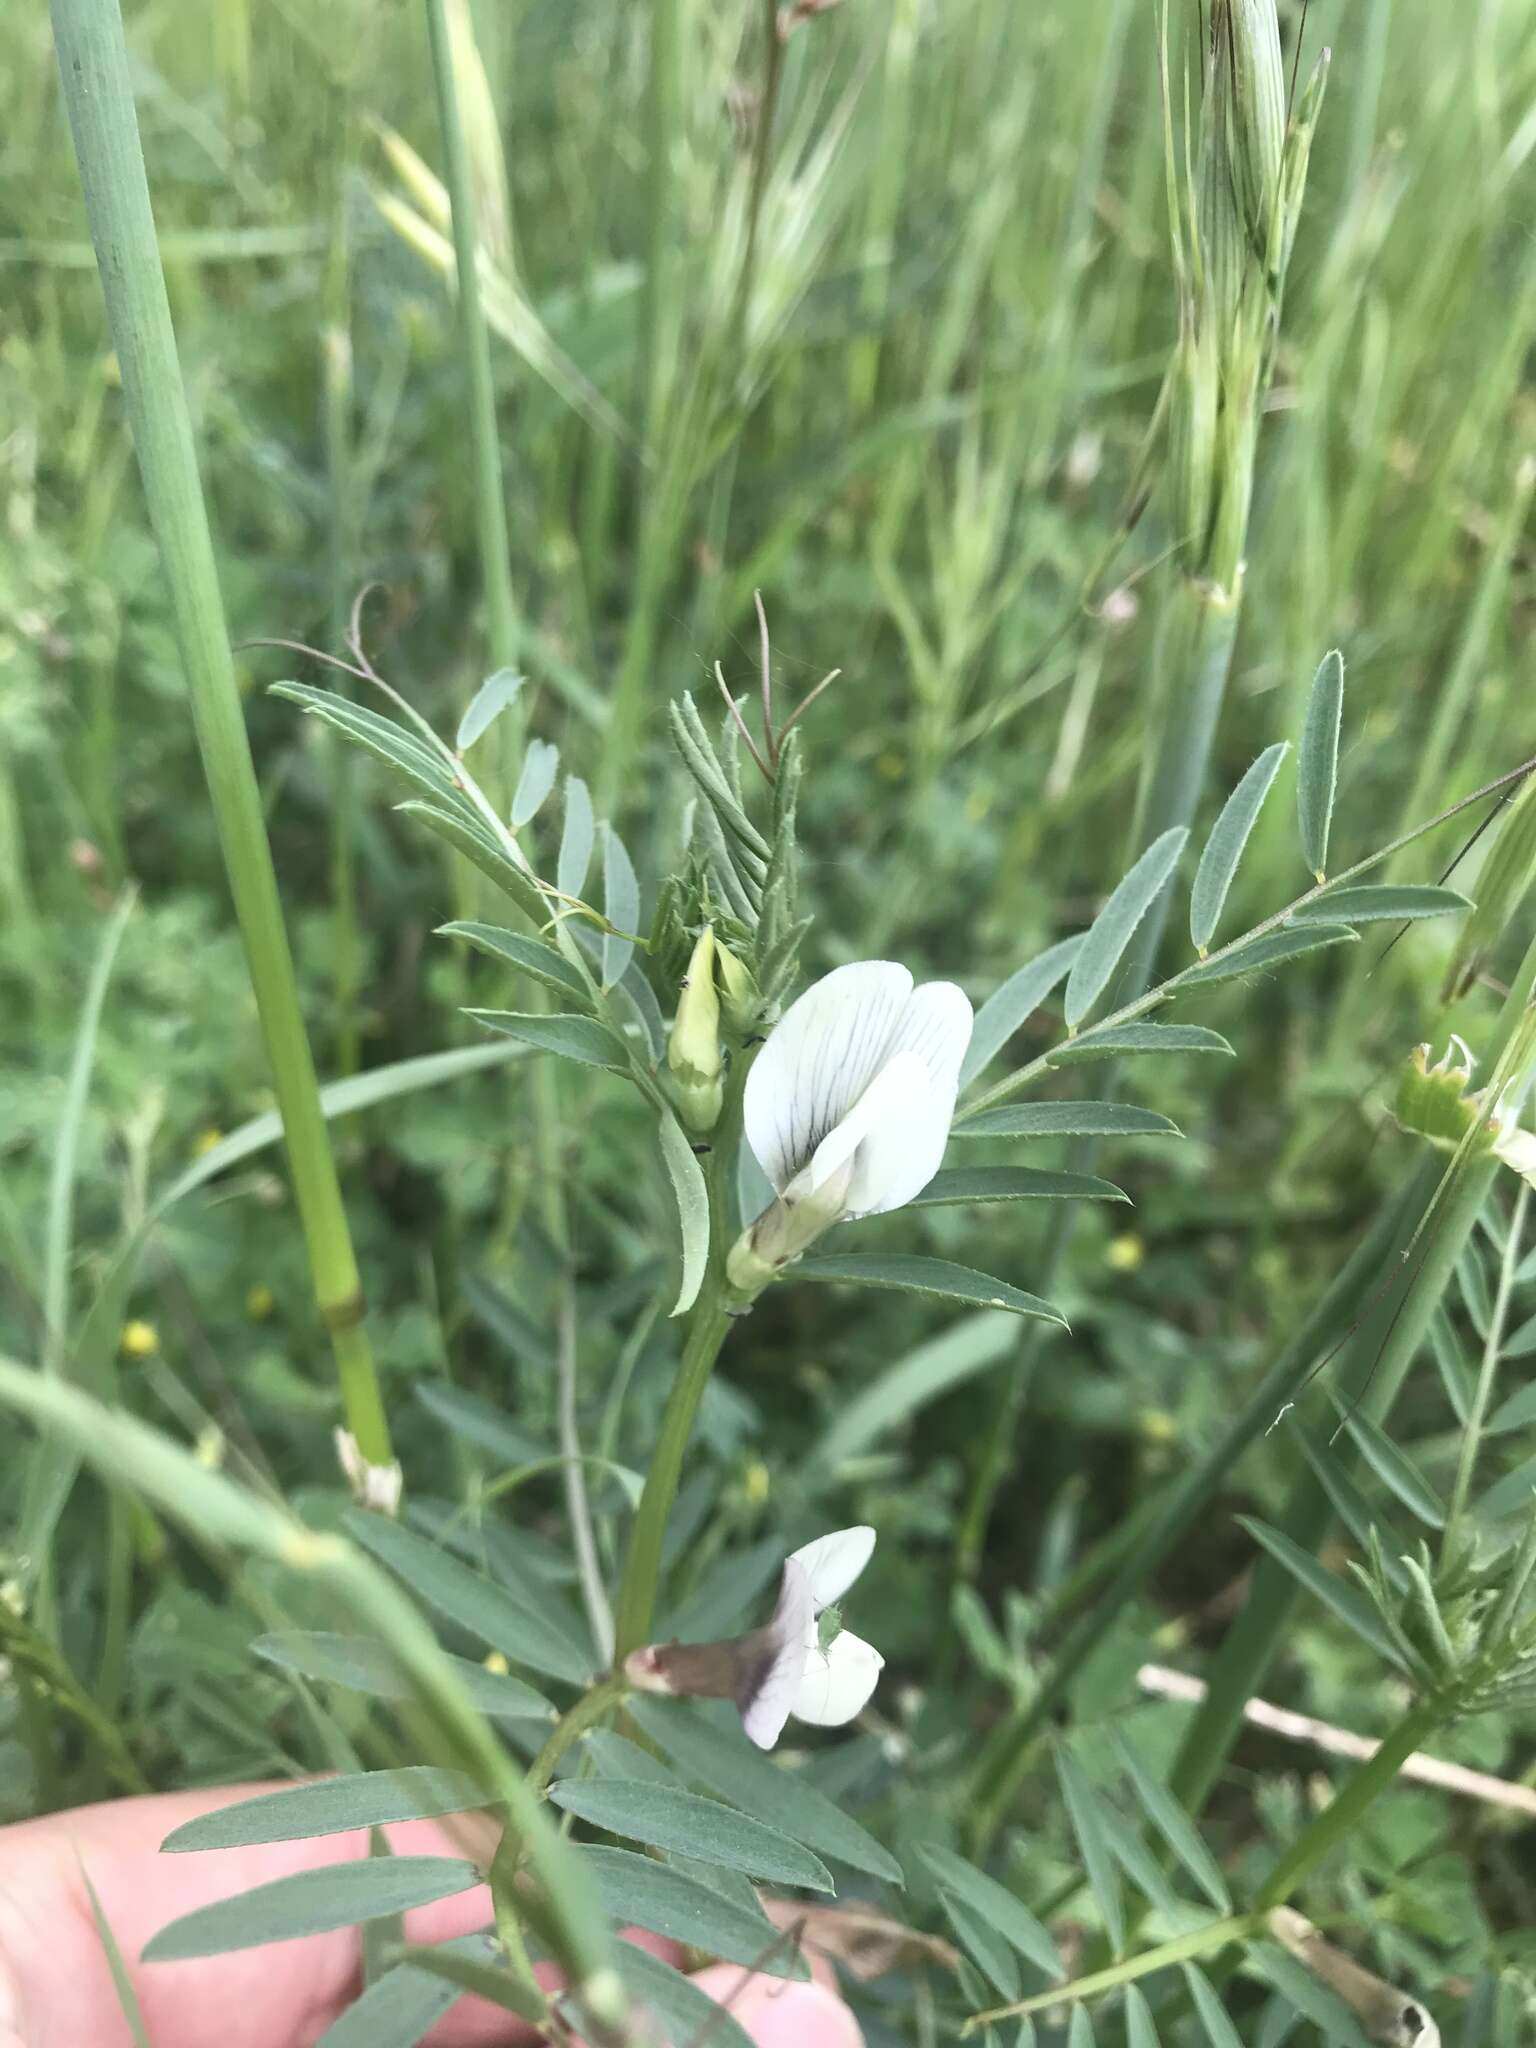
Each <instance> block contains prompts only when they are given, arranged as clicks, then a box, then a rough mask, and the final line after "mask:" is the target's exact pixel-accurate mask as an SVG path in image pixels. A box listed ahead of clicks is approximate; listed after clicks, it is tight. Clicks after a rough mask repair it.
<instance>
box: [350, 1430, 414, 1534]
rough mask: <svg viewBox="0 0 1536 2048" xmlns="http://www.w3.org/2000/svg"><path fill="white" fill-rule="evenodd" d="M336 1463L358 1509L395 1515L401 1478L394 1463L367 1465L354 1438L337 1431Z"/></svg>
mask: <svg viewBox="0 0 1536 2048" xmlns="http://www.w3.org/2000/svg"><path fill="white" fill-rule="evenodd" d="M336 1462H337V1464H338V1465H340V1467H341V1470H342V1476H343V1477H344V1478H345V1480H346V1482H347V1484H348V1486H350V1487H351V1489H352V1498H353V1499H354V1500H355V1501H356V1502H357V1504H358V1506H359V1507H362V1508H371V1509H372V1510H373V1512H374V1513H375V1514H380V1515H396V1514H398V1513H399V1511H400V1490H401V1485H402V1483H403V1477H404V1475H403V1474H402V1472H401V1470H400V1465H399V1461H398V1460H396V1461H394V1462H393V1463H391V1464H388V1465H370V1464H369V1462H368V1460H367V1459H366V1458H365V1457H364V1456H363V1454H362V1452H361V1451H360V1450H359V1449H358V1444H357V1438H356V1437H355V1436H354V1435H353V1434H352V1432H351V1430H350V1429H338V1430H337V1431H336Z"/></svg>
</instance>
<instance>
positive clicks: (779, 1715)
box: [740, 1557, 816, 1749]
mask: <svg viewBox="0 0 1536 2048" xmlns="http://www.w3.org/2000/svg"><path fill="white" fill-rule="evenodd" d="M815 1626H816V1619H815V1608H814V1602H813V1600H812V1595H811V1577H810V1573H809V1572H807V1571H806V1569H805V1567H804V1566H803V1565H801V1564H799V1563H798V1562H797V1561H796V1560H795V1559H794V1558H792V1557H791V1558H787V1559H786V1560H785V1564H784V1577H783V1578H782V1580H781V1581H780V1582H779V1601H778V1605H777V1607H775V1609H774V1611H773V1620H772V1621H771V1622H770V1623H769V1624H768V1627H769V1632H770V1634H772V1635H773V1636H774V1637H776V1638H777V1639H778V1641H777V1648H776V1649H775V1651H774V1654H773V1661H772V1662H771V1663H770V1665H769V1666H768V1669H767V1671H766V1672H765V1673H764V1674H763V1677H762V1680H761V1682H760V1683H759V1685H758V1687H757V1690H756V1691H755V1692H754V1693H753V1695H752V1697H751V1699H749V1700H743V1701H742V1702H741V1703H740V1704H741V1725H742V1727H743V1728H744V1729H745V1730H746V1732H747V1734H748V1735H749V1736H750V1738H751V1739H752V1741H753V1742H755V1743H756V1744H757V1746H758V1748H759V1749H772V1747H773V1745H774V1744H775V1743H776V1742H777V1741H778V1739H779V1737H780V1736H781V1735H782V1734H783V1733H784V1723H785V1722H786V1721H787V1720H788V1719H789V1716H790V1712H791V1710H792V1709H793V1707H794V1704H795V1701H796V1699H797V1698H798V1696H799V1691H800V1684H801V1680H802V1679H803V1678H804V1677H805V1666H806V1634H807V1631H808V1630H814V1629H815Z"/></svg>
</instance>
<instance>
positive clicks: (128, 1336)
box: [117, 1316, 160, 1358]
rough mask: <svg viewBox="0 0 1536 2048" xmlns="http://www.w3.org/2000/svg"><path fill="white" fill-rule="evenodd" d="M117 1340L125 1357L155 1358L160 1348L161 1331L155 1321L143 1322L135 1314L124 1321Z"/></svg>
mask: <svg viewBox="0 0 1536 2048" xmlns="http://www.w3.org/2000/svg"><path fill="white" fill-rule="evenodd" d="M117 1341H118V1348H119V1349H120V1350H121V1352H122V1354H123V1356H124V1357H125V1358H153V1357H154V1355H155V1353H156V1352H157V1351H158V1350H159V1349H160V1332H159V1331H158V1330H157V1329H156V1328H155V1326H154V1324H153V1323H146V1322H142V1321H140V1319H139V1318H138V1317H137V1316H135V1317H134V1318H133V1320H132V1321H131V1322H126V1323H124V1325H123V1328H122V1333H121V1335H120V1336H119V1337H118V1340H117Z"/></svg>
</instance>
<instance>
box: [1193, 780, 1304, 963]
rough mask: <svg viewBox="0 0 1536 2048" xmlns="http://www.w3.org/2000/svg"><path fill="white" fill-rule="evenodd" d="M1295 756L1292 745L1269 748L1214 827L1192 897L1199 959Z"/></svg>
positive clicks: (1226, 805)
mask: <svg viewBox="0 0 1536 2048" xmlns="http://www.w3.org/2000/svg"><path fill="white" fill-rule="evenodd" d="M1289 752H1290V741H1289V740H1277V741H1276V742H1275V744H1274V746H1272V747H1266V748H1265V749H1264V751H1263V753H1262V754H1260V756H1259V758H1258V759H1257V760H1256V761H1255V762H1254V764H1253V766H1252V767H1251V768H1250V769H1249V770H1248V772H1247V774H1246V775H1245V776H1244V777H1243V779H1242V781H1241V782H1240V783H1239V784H1238V785H1237V787H1236V789H1234V790H1233V792H1232V794H1231V795H1230V796H1229V797H1228V798H1227V800H1226V802H1225V803H1224V804H1223V805H1222V807H1221V815H1220V817H1218V818H1217V820H1216V823H1215V824H1214V825H1213V826H1212V827H1211V836H1210V838H1209V839H1208V840H1207V841H1206V842H1205V849H1204V851H1203V852H1202V853H1201V855H1200V865H1199V867H1198V868H1196V870H1195V884H1194V887H1193V889H1192V890H1191V891H1190V897H1189V936H1190V942H1191V944H1192V945H1193V946H1194V947H1195V949H1196V951H1197V952H1199V953H1204V951H1205V949H1206V947H1207V946H1209V944H1210V943H1211V940H1212V939H1213V938H1214V937H1215V935H1216V927H1217V925H1218V924H1219V923H1220V922H1221V913H1222V910H1223V909H1224V908H1225V906H1226V901H1227V892H1228V890H1229V889H1230V888H1231V887H1232V883H1233V880H1234V878H1235V877H1236V874H1237V870H1238V866H1239V864H1240V863H1241V861H1242V858H1243V853H1244V851H1245V849H1246V848H1247V845H1248V839H1249V835H1250V834H1251V832H1252V831H1253V828H1254V826H1255V825H1256V824H1257V822H1258V816H1259V812H1260V810H1261V809H1262V808H1263V804H1264V799H1265V797H1267V796H1268V795H1269V791H1270V785H1271V784H1272V783H1273V782H1274V779H1275V776H1276V774H1277V773H1278V772H1279V768H1280V763H1281V762H1282V761H1283V760H1284V759H1285V757H1286V755H1287V754H1288V753H1289Z"/></svg>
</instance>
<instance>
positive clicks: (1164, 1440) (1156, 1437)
mask: <svg viewBox="0 0 1536 2048" xmlns="http://www.w3.org/2000/svg"><path fill="white" fill-rule="evenodd" d="M1141 1433H1142V1435H1143V1436H1144V1437H1145V1438H1146V1440H1147V1442H1148V1443H1149V1444H1171V1443H1172V1442H1173V1440H1174V1438H1175V1437H1176V1436H1177V1435H1178V1433H1179V1425H1178V1424H1177V1423H1176V1422H1175V1421H1174V1419H1173V1417H1172V1416H1171V1415H1170V1414H1169V1413H1168V1410H1167V1409H1166V1408H1144V1409H1143V1410H1142V1414H1141Z"/></svg>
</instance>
